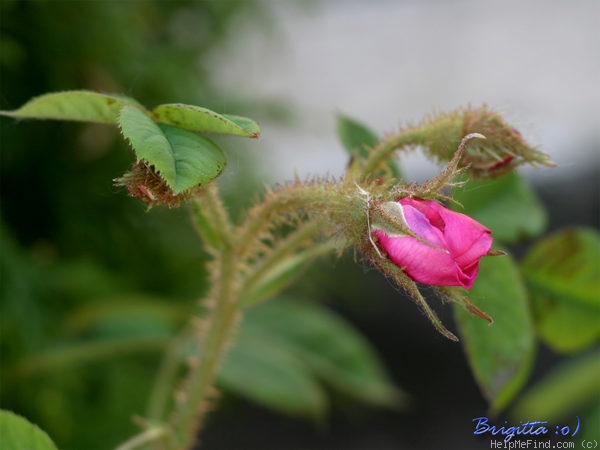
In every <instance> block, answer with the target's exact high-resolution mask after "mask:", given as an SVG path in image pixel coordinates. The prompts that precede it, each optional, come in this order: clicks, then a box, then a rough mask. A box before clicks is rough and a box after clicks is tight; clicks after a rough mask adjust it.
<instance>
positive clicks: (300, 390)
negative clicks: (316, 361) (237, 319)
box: [218, 331, 328, 418]
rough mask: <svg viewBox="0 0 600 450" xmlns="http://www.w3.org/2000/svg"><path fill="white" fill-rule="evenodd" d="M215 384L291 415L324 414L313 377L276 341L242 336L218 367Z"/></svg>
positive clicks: (324, 405) (320, 393)
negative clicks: (216, 382)
mask: <svg viewBox="0 0 600 450" xmlns="http://www.w3.org/2000/svg"><path fill="white" fill-rule="evenodd" d="M218 384H219V385H220V386H221V387H223V388H225V389H227V390H229V391H232V392H235V393H237V394H239V395H242V396H244V397H247V398H248V399H250V400H253V401H255V402H256V403H259V404H261V405H263V406H266V407H268V408H272V409H275V410H277V411H281V412H284V413H287V414H290V415H295V416H304V417H311V418H319V417H322V416H323V415H324V414H325V412H326V411H327V406H328V405H327V399H326V397H325V394H324V392H323V390H322V389H321V387H320V386H319V384H318V383H317V380H316V379H315V377H314V375H313V374H312V373H311V372H310V371H309V370H308V369H307V367H306V366H305V365H304V364H303V363H302V362H301V361H300V360H298V358H297V357H296V356H295V355H293V354H291V353H289V352H288V351H286V349H285V348H284V347H282V346H281V345H279V342H278V340H277V339H276V338H275V337H272V339H268V338H265V337H264V336H260V335H256V334H253V333H250V332H248V331H245V332H242V333H241V336H240V337H239V340H238V343H237V344H236V345H235V346H234V347H233V348H232V349H231V351H230V352H229V353H228V354H227V356H226V357H225V360H224V361H223V364H222V365H221V368H220V370H219V373H218Z"/></svg>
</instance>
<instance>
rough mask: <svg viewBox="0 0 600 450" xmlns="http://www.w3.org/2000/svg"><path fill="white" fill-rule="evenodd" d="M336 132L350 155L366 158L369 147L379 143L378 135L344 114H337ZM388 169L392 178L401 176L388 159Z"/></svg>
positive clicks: (395, 165)
mask: <svg viewBox="0 0 600 450" xmlns="http://www.w3.org/2000/svg"><path fill="white" fill-rule="evenodd" d="M337 134H338V137H339V139H340V141H341V142H342V145H343V146H344V148H345V149H346V151H347V152H348V154H349V155H350V156H352V157H358V158H366V157H367V155H368V153H369V150H368V149H369V148H372V147H375V146H376V145H377V144H378V143H379V137H378V136H377V134H375V132H373V131H372V130H371V129H370V128H368V127H367V126H366V125H364V124H362V123H360V122H359V121H357V120H355V119H353V118H351V117H348V116H345V115H343V114H338V115H337ZM389 166H390V169H391V170H392V175H393V176H394V178H401V174H400V170H399V169H398V166H397V164H396V163H395V162H393V161H390V163H389Z"/></svg>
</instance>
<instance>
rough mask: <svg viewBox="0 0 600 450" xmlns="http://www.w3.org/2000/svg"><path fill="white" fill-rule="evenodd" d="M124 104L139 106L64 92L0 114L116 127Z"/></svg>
mask: <svg viewBox="0 0 600 450" xmlns="http://www.w3.org/2000/svg"><path fill="white" fill-rule="evenodd" d="M125 105H135V106H137V107H138V108H142V109H143V107H142V106H141V105H140V104H139V103H138V102H137V101H136V100H134V99H131V98H128V97H124V96H119V95H106V94H99V93H97V92H91V91H65V92H55V93H51V94H45V95H40V96H39V97H35V98H33V99H31V100H29V101H28V102H27V103H25V104H24V105H23V106H21V107H20V108H19V109H16V110H14V111H0V115H5V116H10V117H15V118H24V119H57V120H75V121H82V122H98V123H108V124H116V122H117V119H118V117H119V111H120V110H121V108H122V107H123V106H125Z"/></svg>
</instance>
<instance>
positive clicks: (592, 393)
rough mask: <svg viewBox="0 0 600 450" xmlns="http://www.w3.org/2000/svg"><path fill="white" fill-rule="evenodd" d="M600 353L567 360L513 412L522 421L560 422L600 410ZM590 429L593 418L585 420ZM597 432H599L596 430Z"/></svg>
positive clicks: (530, 390)
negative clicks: (588, 410)
mask: <svg viewBox="0 0 600 450" xmlns="http://www.w3.org/2000/svg"><path fill="white" fill-rule="evenodd" d="M599 374H600V351H598V350H596V351H593V352H590V353H588V354H586V355H583V356H580V357H578V358H574V359H572V360H566V361H564V362H562V363H561V364H560V365H558V366H557V367H555V368H553V369H552V370H551V372H550V373H548V374H547V375H546V376H545V377H544V378H542V380H540V381H539V382H537V383H536V384H534V385H533V386H532V387H531V388H530V389H529V390H527V391H526V392H524V393H523V395H522V396H521V397H520V398H519V400H518V401H517V402H516V404H515V405H514V406H513V408H512V409H511V415H512V416H513V417H515V418H517V419H519V420H523V419H525V418H527V417H544V420H548V421H549V422H557V421H559V420H561V419H564V418H571V417H573V416H574V415H576V414H581V412H582V411H585V410H586V409H588V408H597V407H599V406H600V404H599V403H600V377H599V376H598V375H599ZM584 419H585V420H586V422H587V424H588V425H592V424H594V423H596V424H598V422H594V419H593V417H589V416H586V417H584ZM596 431H597V429H596Z"/></svg>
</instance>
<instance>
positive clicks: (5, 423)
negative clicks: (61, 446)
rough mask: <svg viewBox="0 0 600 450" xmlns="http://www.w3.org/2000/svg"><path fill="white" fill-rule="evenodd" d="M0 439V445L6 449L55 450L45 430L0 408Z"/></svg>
mask: <svg viewBox="0 0 600 450" xmlns="http://www.w3.org/2000/svg"><path fill="white" fill-rule="evenodd" d="M0 439H1V440H2V443H1V444H0V446H1V447H2V449H6V450H13V449H14V450H19V449H22V450H25V449H27V450H57V449H56V445H54V442H52V440H51V439H50V437H49V436H48V435H47V434H46V432H45V431H42V430H41V429H40V428H39V427H37V426H36V425H34V424H32V423H31V422H29V421H28V420H26V419H24V418H23V417H21V416H18V415H16V414H14V413H12V412H10V411H5V410H0Z"/></svg>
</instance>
